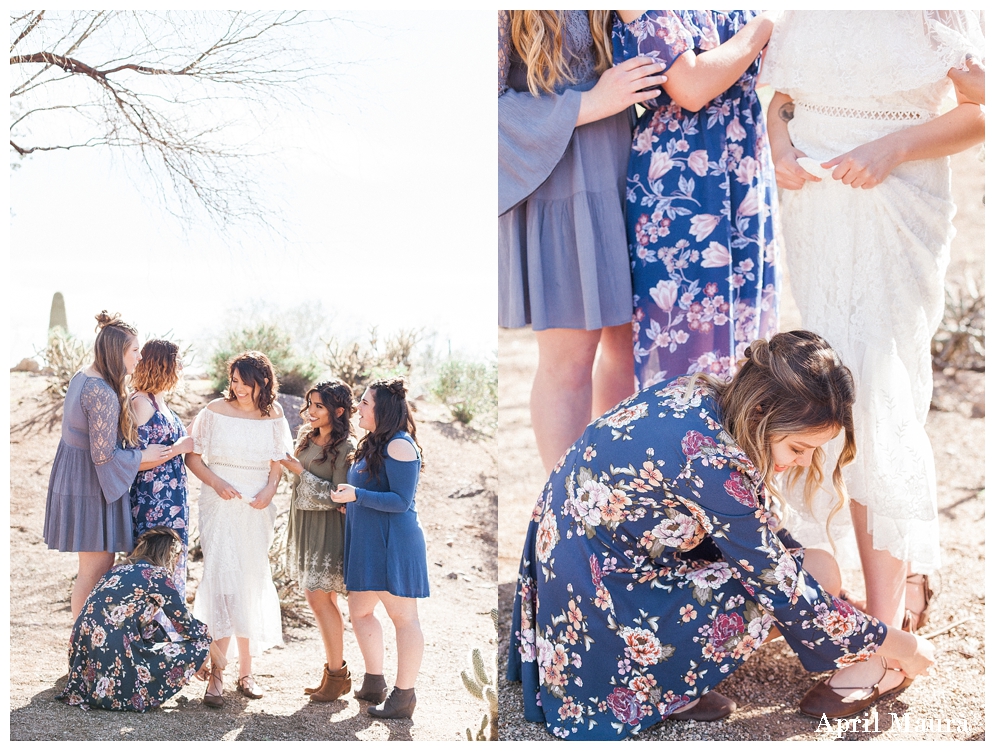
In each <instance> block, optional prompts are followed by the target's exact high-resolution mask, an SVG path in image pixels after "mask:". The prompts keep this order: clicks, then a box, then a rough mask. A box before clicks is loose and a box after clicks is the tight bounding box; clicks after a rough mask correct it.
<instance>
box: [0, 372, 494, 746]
mask: <svg viewBox="0 0 995 751" xmlns="http://www.w3.org/2000/svg"><path fill="white" fill-rule="evenodd" d="M10 383H11V386H10V389H11V393H10V401H11V416H10V421H11V426H12V435H11V456H10V467H11V488H10V490H11V494H10V568H11V577H10V738H11V740H116V739H124V738H127V739H133V740H139V739H141V740H153V739H154V740H198V741H203V740H236V739H237V740H419V741H443V740H459V739H461V738H463V739H465V730H464V729H465V728H466V727H468V726H472V727H473V728H475V729H476V728H478V727H479V726H480V720H481V717H482V716H483V705H482V704H481V703H480V702H478V701H477V700H476V699H474V698H472V697H471V696H470V695H469V694H468V693H467V691H466V689H465V688H464V687H463V684H462V681H461V679H460V672H461V671H462V670H464V669H467V667H468V666H469V653H470V649H471V648H472V647H480V648H481V649H482V650H483V652H484V654H485V655H488V654H489V655H493V654H494V650H495V649H496V635H495V633H494V626H493V623H492V620H491V616H490V611H491V609H492V608H494V607H496V605H497V585H496V575H497V563H496V555H497V540H496V539H495V530H496V527H497V476H496V475H497V461H496V456H495V441H494V439H493V438H490V437H488V436H485V435H483V434H481V433H478V432H477V431H475V430H471V429H468V428H465V427H463V426H460V425H459V424H453V423H451V422H450V421H449V420H448V417H447V415H446V414H445V412H444V410H443V408H441V407H439V406H437V405H433V404H428V403H425V402H421V401H419V402H418V403H417V404H418V407H419V409H418V413H417V421H418V439H419V442H420V443H421V445H422V447H423V448H424V450H425V460H426V468H425V470H424V472H423V473H422V478H421V484H420V486H419V488H418V510H419V515H420V517H421V523H422V526H423V528H424V530H425V536H426V538H427V542H428V560H429V575H430V582H431V589H432V596H431V597H430V598H429V599H427V600H422V601H420V602H419V615H420V619H421V624H422V630H423V631H424V634H425V658H424V660H423V662H422V667H421V672H420V674H419V676H418V682H417V684H416V689H417V695H418V708H417V710H416V711H415V715H414V719H413V721H412V720H378V719H375V718H373V717H370V716H369V715H367V714H366V711H365V707H366V703H365V702H362V703H361V702H359V701H358V700H357V699H355V698H352V697H351V696H350V697H349V698H348V699H346V698H343V699H340V700H338V701H335V702H331V703H329V704H317V703H311V702H309V701H308V698H307V697H306V696H305V695H304V694H303V687H304V686H306V685H307V686H310V685H316V684H317V681H318V680H319V679H320V676H321V670H322V665H323V663H324V653H323V650H322V647H321V640H320V638H319V636H318V631H317V628H316V627H315V626H314V625H313V623H312V622H311V621H310V618H309V616H310V612H309V610H308V609H307V606H306V604H304V603H303V600H301V599H298V600H297V603H296V606H295V607H293V608H292V609H291V610H290V611H289V612H288V611H287V610H285V612H284V638H285V641H286V645H285V646H284V647H282V648H274V649H272V650H270V651H269V652H267V653H266V654H265V655H263V656H262V657H259V658H256V659H255V660H254V662H253V668H254V671H253V672H254V673H255V675H256V676H257V677H258V679H259V681H260V683H262V684H263V685H264V686H266V687H267V688H268V689H269V690H268V692H267V694H266V696H265V697H264V698H263V699H260V700H257V701H249V700H247V699H245V698H243V697H242V696H241V695H240V694H238V693H237V692H236V691H235V677H236V675H237V674H236V671H235V669H234V668H235V664H234V662H233V663H232V665H231V666H230V667H229V669H228V670H227V671H226V676H225V700H226V706H225V707H224V709H222V710H212V709H210V708H208V707H205V706H204V705H203V704H202V703H201V697H202V696H203V693H204V688H205V684H203V683H201V682H199V681H194V682H192V684H191V685H189V686H187V687H185V688H184V689H183V690H182V691H181V692H180V693H179V694H177V695H176V696H175V697H174V698H172V699H171V700H170V701H168V702H167V703H166V704H165V705H164V707H162V708H161V709H158V710H153V711H150V712H148V713H146V714H136V713H132V712H120V713H118V712H107V711H100V710H91V711H83V710H81V709H79V708H77V707H69V706H66V705H64V704H62V703H61V702H58V701H53V697H54V695H55V693H56V692H55V689H54V683H55V681H56V679H58V678H59V676H61V675H64V674H65V673H66V650H67V642H68V637H69V633H70V631H71V628H72V620H71V617H70V610H69V590H70V586H71V580H72V577H73V575H74V574H75V571H76V556H75V555H73V554H70V553H58V552H56V551H51V550H48V549H47V548H46V547H45V544H44V542H43V540H42V526H43V521H44V515H45V497H46V489H47V484H48V476H49V471H50V469H51V463H52V458H53V457H54V456H55V449H56V446H57V444H58V441H59V427H58V425H56V427H55V428H54V430H52V431H51V432H49V431H46V430H45V429H44V428H41V429H34V430H30V431H27V432H19V431H18V430H17V426H18V425H19V424H21V423H23V422H24V421H25V420H27V419H29V418H30V417H32V416H33V415H35V414H37V412H38V411H39V409H40V405H41V404H42V402H40V401H39V395H40V394H41V392H42V390H43V389H44V387H45V384H46V381H45V378H44V377H42V376H36V375H30V374H27V373H11V374H10ZM193 401H194V405H193V406H194V407H195V408H196V406H198V405H199V404H201V403H204V401H206V396H204V395H203V394H200V395H196V394H195V396H194V400H193ZM189 478H190V481H191V486H192V487H191V493H190V499H191V500H190V503H191V518H192V520H193V522H194V524H196V516H197V514H196V498H197V496H198V489H199V482H198V481H197V479H196V478H194V477H193V476H192V475H190V476H189ZM283 489H284V486H281V495H279V496H277V499H276V503H277V504H278V507H279V508H280V509H281V510H282V509H285V508H287V505H288V502H289V497H288V496H287V494H286V493H285V492H282V491H283ZM201 571H202V564H200V563H197V562H195V563H193V564H192V565H191V571H190V575H191V585H192V586H193V585H195V584H196V582H197V581H199V577H200V573H201ZM192 586H191V589H192ZM340 603H341V605H342V608H343V612H344V613H345V612H346V611H345V603H344V601H342V600H341V598H340ZM378 615H379V617H380V619H381V622H382V623H383V624H384V636H385V642H386V649H387V655H386V662H385V666H386V671H387V680H388V685H390V680H391V678H392V677H393V674H394V670H395V667H396V662H397V660H396V655H397V653H396V650H395V644H394V633H393V628H392V626H391V624H390V619H389V618H387V616H386V613H384V612H383V609H382V607H379V608H378ZM345 657H346V661H347V662H348V664H349V666H350V667H351V669H352V673H353V679H354V682H355V681H361V680H362V673H363V667H362V666H363V661H362V657H361V655H360V653H359V649H358V647H357V646H356V641H355V639H354V638H353V635H352V631H351V627H350V626H349V624H348V622H347V624H346V637H345ZM354 685H355V683H354Z"/></svg>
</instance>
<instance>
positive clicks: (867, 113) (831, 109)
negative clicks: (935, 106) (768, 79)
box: [795, 102, 932, 123]
mask: <svg viewBox="0 0 995 751" xmlns="http://www.w3.org/2000/svg"><path fill="white" fill-rule="evenodd" d="M795 106H796V107H801V108H802V109H804V110H808V111H809V112H815V113H817V114H819V115H829V116H830V117H846V118H851V119H856V120H898V121H904V122H913V123H914V122H925V121H926V120H931V119H932V116H931V115H930V114H929V113H926V112H917V111H914V110H859V109H855V108H854V107H836V106H832V105H826V104H806V103H805V102H795Z"/></svg>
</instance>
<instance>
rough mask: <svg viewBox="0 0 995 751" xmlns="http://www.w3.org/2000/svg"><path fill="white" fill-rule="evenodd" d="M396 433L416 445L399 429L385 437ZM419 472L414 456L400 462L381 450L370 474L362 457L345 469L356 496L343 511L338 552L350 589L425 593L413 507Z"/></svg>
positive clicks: (422, 538) (422, 551) (410, 594)
mask: <svg viewBox="0 0 995 751" xmlns="http://www.w3.org/2000/svg"><path fill="white" fill-rule="evenodd" d="M398 438H401V439H403V440H406V441H408V442H409V443H410V444H411V445H412V447H414V448H415V451H417V450H418V447H417V446H415V442H414V440H413V439H412V438H411V436H410V435H408V434H407V433H405V432H403V431H402V432H399V433H397V434H396V435H395V436H394V437H393V438H391V441H393V440H397V439H398ZM388 443H389V442H388ZM420 473H421V456H420V455H419V456H418V458H417V459H415V460H414V461H410V462H402V461H398V460H397V459H394V458H392V457H390V456H389V455H388V454H387V452H386V449H384V455H383V466H382V467H381V469H380V472H379V473H378V474H377V476H376V477H372V476H370V473H369V472H368V471H367V469H366V460H365V459H362V460H360V461H358V462H356V463H355V464H353V465H352V467H350V468H349V476H348V482H349V484H350V485H353V486H355V488H356V501H355V502H354V503H350V504H348V506H347V510H346V515H345V551H344V556H343V557H344V565H345V586H346V589H348V590H349V591H350V592H390V593H391V594H392V595H395V596H397V597H428V596H429V586H428V561H427V557H426V552H425V534H424V532H422V528H421V524H420V523H419V522H418V512H417V511H416V509H415V490H416V489H417V487H418V476H419V474H420Z"/></svg>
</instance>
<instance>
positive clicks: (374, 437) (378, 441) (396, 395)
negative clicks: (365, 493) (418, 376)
mask: <svg viewBox="0 0 995 751" xmlns="http://www.w3.org/2000/svg"><path fill="white" fill-rule="evenodd" d="M367 390H369V391H370V392H371V393H372V394H373V420H374V422H375V423H376V427H375V428H373V430H371V431H370V432H369V433H367V434H366V435H365V436H363V437H362V438H361V439H360V441H359V445H358V446H357V447H356V463H357V464H358V463H359V462H360V461H361V460H362V459H365V460H366V471H367V472H369V473H370V475H371V476H372V477H376V476H377V475H378V474H380V470H381V468H382V467H383V456H384V453H385V452H386V450H387V444H388V443H390V441H391V439H392V438H393V437H394V436H395V435H397V434H398V433H399V432H400V431H402V430H406V431H407V432H408V434H409V435H410V436H411V440H413V441H414V442H415V446H418V454H419V456H420V455H421V446H419V445H418V438H417V437H416V435H415V420H414V417H412V416H411V410H410V409H409V408H408V399H407V395H408V390H407V388H406V387H405V385H404V379H403V378H381V379H379V380H376V381H373V383H371V384H370V385H369V386H367ZM422 466H424V462H422Z"/></svg>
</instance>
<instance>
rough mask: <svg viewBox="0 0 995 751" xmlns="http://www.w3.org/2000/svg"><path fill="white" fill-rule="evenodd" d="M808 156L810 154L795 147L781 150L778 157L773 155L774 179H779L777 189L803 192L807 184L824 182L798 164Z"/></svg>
mask: <svg viewBox="0 0 995 751" xmlns="http://www.w3.org/2000/svg"><path fill="white" fill-rule="evenodd" d="M771 152H773V149H771ZM807 156H808V154H806V153H805V152H804V151H802V150H801V149H796V148H795V147H794V146H788V147H787V148H783V149H781V150H780V153H778V154H777V155H776V156H775V155H774V154H773V153H771V157H772V158H773V160H774V177H775V178H776V179H777V187H779V188H783V189H785V190H801V189H802V188H804V187H805V183H807V182H814V183H818V182H822V180H821V178H818V177H816V176H815V175H813V174H812V173H811V172H809V171H808V170H806V169H805V168H804V167H802V166H801V165H800V164H798V160H799V159H800V158H805V157H807Z"/></svg>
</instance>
